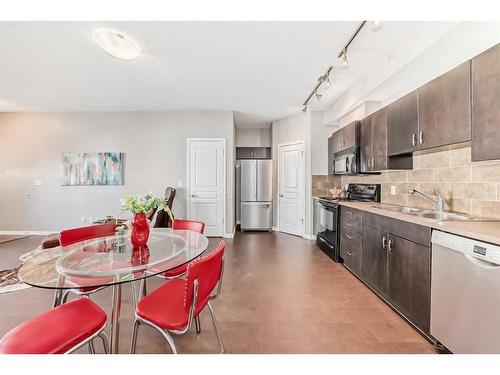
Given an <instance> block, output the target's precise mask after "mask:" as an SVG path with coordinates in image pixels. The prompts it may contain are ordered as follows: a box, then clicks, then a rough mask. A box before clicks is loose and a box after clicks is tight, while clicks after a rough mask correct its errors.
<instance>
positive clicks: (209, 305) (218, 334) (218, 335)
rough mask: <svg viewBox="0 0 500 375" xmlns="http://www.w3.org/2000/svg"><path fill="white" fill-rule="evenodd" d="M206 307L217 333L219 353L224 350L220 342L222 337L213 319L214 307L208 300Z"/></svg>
mask: <svg viewBox="0 0 500 375" xmlns="http://www.w3.org/2000/svg"><path fill="white" fill-rule="evenodd" d="M207 305H208V309H209V310H210V315H211V316H212V321H213V322H214V327H215V333H216V334H217V339H218V340H219V346H220V352H221V354H222V353H224V352H225V349H224V344H223V343H222V337H221V335H220V331H219V327H218V325H217V320H216V319H215V314H214V309H213V308H212V305H211V304H210V302H207Z"/></svg>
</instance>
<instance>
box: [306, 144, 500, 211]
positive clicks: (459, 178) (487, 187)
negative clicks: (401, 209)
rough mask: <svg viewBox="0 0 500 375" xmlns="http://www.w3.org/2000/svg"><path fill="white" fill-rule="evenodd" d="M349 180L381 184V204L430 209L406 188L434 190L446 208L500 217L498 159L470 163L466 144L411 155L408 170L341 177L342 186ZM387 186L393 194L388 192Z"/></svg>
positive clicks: (428, 191)
mask: <svg viewBox="0 0 500 375" xmlns="http://www.w3.org/2000/svg"><path fill="white" fill-rule="evenodd" d="M314 177H315V176H313V194H314ZM317 177H319V176H317ZM321 177H326V176H321ZM332 177H333V176H332ZM350 182H357V183H379V184H381V186H382V195H381V200H382V202H383V203H391V204H400V205H408V206H413V207H421V208H432V207H433V206H432V205H431V204H430V203H428V202H426V201H425V200H424V199H422V198H421V197H418V196H416V195H409V194H408V190H409V189H417V190H419V191H422V192H423V193H426V194H432V193H433V191H436V192H438V193H439V194H441V195H442V196H443V198H444V199H445V201H446V209H447V210H448V211H453V212H463V213H467V214H471V215H474V216H480V217H487V218H496V219H500V160H499V161H493V162H479V163H473V162H471V148H470V147H463V148H457V149H452V150H444V151H442V150H441V151H436V152H432V153H422V154H414V156H413V170H411V171H386V172H382V174H380V175H369V176H343V177H342V186H345V184H347V183H350ZM391 186H393V187H394V188H393V189H395V194H391Z"/></svg>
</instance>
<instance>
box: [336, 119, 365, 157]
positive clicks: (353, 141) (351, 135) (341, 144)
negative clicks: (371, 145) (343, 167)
mask: <svg viewBox="0 0 500 375" xmlns="http://www.w3.org/2000/svg"><path fill="white" fill-rule="evenodd" d="M329 142H331V147H332V152H333V153H335V152H340V151H344V150H347V149H349V148H352V147H355V146H357V145H358V144H359V121H353V122H351V123H349V124H347V125H346V126H344V127H342V128H340V129H339V130H337V131H336V132H335V133H333V134H332V137H331V138H330V140H329Z"/></svg>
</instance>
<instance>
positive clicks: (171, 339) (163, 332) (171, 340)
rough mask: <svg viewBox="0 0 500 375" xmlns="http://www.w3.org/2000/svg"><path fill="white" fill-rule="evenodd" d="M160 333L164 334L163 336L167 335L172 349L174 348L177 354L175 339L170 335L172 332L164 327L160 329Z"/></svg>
mask: <svg viewBox="0 0 500 375" xmlns="http://www.w3.org/2000/svg"><path fill="white" fill-rule="evenodd" d="M160 333H161V334H162V335H163V337H165V340H167V342H168V345H169V346H170V349H172V353H174V354H177V349H176V347H175V343H174V339H173V338H172V336H170V333H168V331H167V330H164V329H162V330H160Z"/></svg>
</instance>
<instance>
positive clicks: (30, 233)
mask: <svg viewBox="0 0 500 375" xmlns="http://www.w3.org/2000/svg"><path fill="white" fill-rule="evenodd" d="M53 233H59V231H58V230H53V231H45V230H0V236H47V235H49V234H53Z"/></svg>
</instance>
